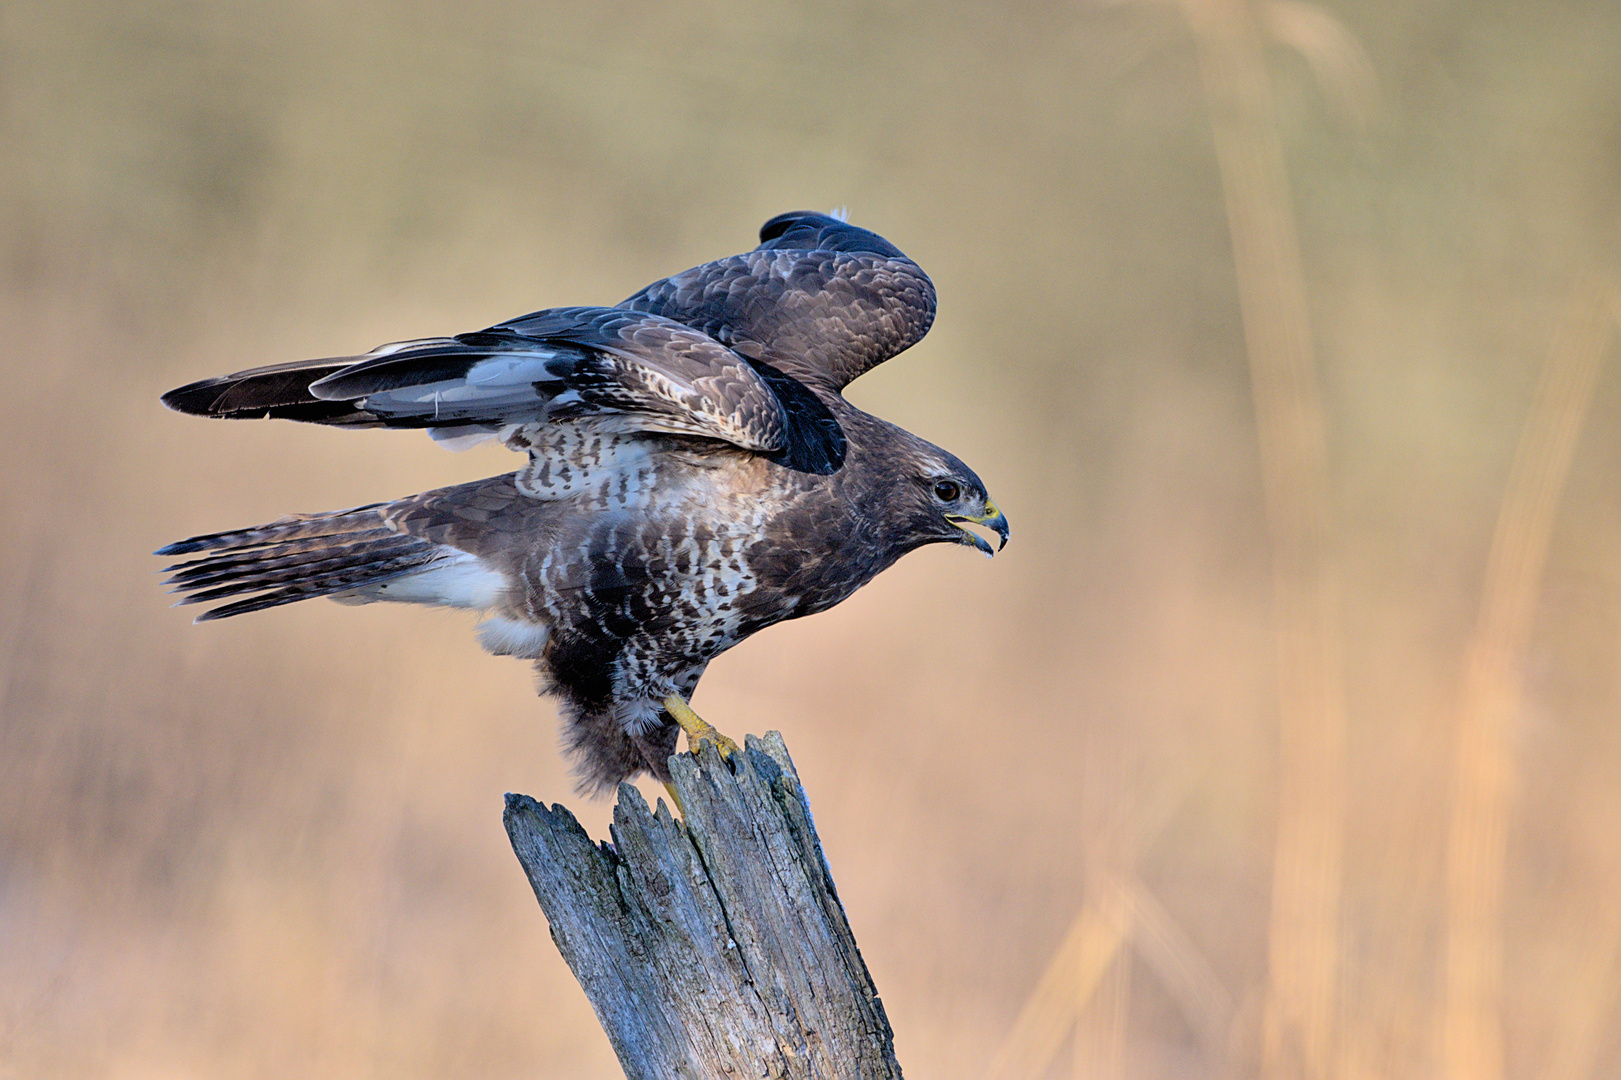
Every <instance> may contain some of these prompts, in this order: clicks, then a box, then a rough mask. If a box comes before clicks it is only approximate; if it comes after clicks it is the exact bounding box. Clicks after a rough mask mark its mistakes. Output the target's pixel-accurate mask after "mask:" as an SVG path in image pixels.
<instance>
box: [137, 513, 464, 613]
mask: <svg viewBox="0 0 1621 1080" xmlns="http://www.w3.org/2000/svg"><path fill="white" fill-rule="evenodd" d="M385 506H386V504H384V503H373V504H371V505H369V506H359V507H356V508H355V509H353V510H340V511H337V512H335V513H330V514H311V515H307V516H299V517H288V518H282V519H281V520H280V521H273V522H271V523H270V524H268V525H259V526H256V527H254V528H251V529H236V530H233V531H231V532H220V533H210V534H208V535H206V536H194V537H192V538H191V539H189V540H180V541H177V542H175V543H173V544H169V545H168V546H166V547H162V548H159V549H158V551H157V554H158V555H165V556H167V555H196V554H199V553H203V552H206V553H207V554H203V555H202V557H200V558H196V559H189V560H186V561H184V562H177V563H174V564H173V565H171V566H168V567H166V568H165V571H164V572H165V573H167V574H169V575H170V576H169V578H168V579H167V582H166V583H167V584H169V585H172V586H174V588H173V590H172V591H174V592H177V593H181V594H183V595H182V597H181V599H180V600H179V601H178V603H179V604H198V603H208V602H211V601H214V600H222V599H224V598H226V597H230V596H243V594H256V595H249V596H245V597H244V598H243V599H241V600H235V601H232V602H231V603H228V604H223V605H221V606H219V607H216V608H211V609H209V610H208V611H205V612H203V613H202V614H201V615H199V616H198V617H197V621H198V622H202V621H204V620H207V619H223V618H226V617H228V616H231V615H242V614H245V613H247V612H249V611H262V610H264V609H265V608H272V607H278V606H280V605H282V604H291V603H293V602H294V601H295V600H305V599H308V598H310V597H312V596H341V595H343V594H345V593H354V592H355V591H357V590H361V589H365V588H366V587H368V586H373V585H377V584H380V583H382V582H385V581H389V580H391V579H393V578H397V577H401V576H403V575H406V574H410V573H413V572H416V571H420V570H421V569H423V568H424V567H426V566H428V565H429V564H430V563H433V562H434V561H436V560H437V559H439V558H440V557H441V554H442V553H443V551H444V548H443V547H442V546H441V545H439V544H435V543H433V542H432V541H430V540H425V539H423V538H422V537H419V536H409V535H405V534H402V533H398V532H395V531H394V530H392V529H390V528H389V527H388V526H387V525H386V524H385V523H384V519H383V516H382V514H381V512H380V511H381V510H383V509H384V507H385Z"/></svg>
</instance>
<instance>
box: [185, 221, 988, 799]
mask: <svg viewBox="0 0 1621 1080" xmlns="http://www.w3.org/2000/svg"><path fill="white" fill-rule="evenodd" d="M760 235H761V244H760V246H759V247H758V248H756V249H755V250H754V251H751V252H748V253H745V254H742V255H736V256H732V257H730V258H726V259H721V260H719V261H717V262H712V263H707V264H705V265H703V266H699V267H695V268H694V269H692V270H688V271H686V272H684V273H681V274H677V275H675V276H674V277H670V278H667V279H665V280H663V281H659V282H656V283H654V284H653V285H650V286H648V287H647V288H646V289H643V290H642V291H641V292H639V293H637V294H636V295H634V296H632V297H630V298H629V299H628V300H626V301H624V302H623V303H622V304H620V305H618V306H617V307H613V308H588V307H587V308H580V307H576V308H553V309H549V310H545V311H539V312H535V313H534V314H532V315H526V316H524V317H523V318H520V319H514V320H512V321H510V322H506V323H501V324H499V325H497V326H493V327H490V328H489V329H488V330H483V331H479V332H477V333H473V334H462V335H458V336H456V337H452V338H430V339H425V340H420V341H410V342H401V343H398V344H394V345H386V346H383V347H382V348H380V349H377V350H374V351H373V352H371V353H368V354H366V355H364V356H353V357H337V358H333V359H326V360H314V361H308V362H306V363H302V364H284V365H278V366H275V367H270V368H256V369H253V370H251V371H245V372H241V373H238V374H235V375H228V376H225V377H223V378H218V379H209V380H205V381H203V382H199V383H193V384H191V385H189V386H185V387H181V388H180V389H178V390H174V391H171V392H170V393H169V394H167V395H165V396H164V399H163V400H164V401H165V403H167V404H168V405H170V406H171V407H173V408H175V409H178V410H180V411H182V412H190V413H197V414H201V415H206V416H219V417H237V418H247V417H264V416H272V417H283V418H288V419H294V420H304V421H309V422H314V423H324V424H339V425H347V426H370V427H377V426H383V427H419V428H427V429H429V431H430V433H431V434H433V435H434V437H435V438H438V439H441V440H447V441H449V442H451V443H452V444H453V445H454V444H458V443H462V442H466V441H471V440H477V439H482V438H497V439H499V440H501V441H502V442H503V443H505V444H506V445H507V446H509V447H511V448H512V449H514V450H519V451H522V452H524V453H526V454H527V455H528V463H527V464H526V465H525V466H524V467H523V468H522V469H520V470H518V471H517V472H515V473H511V474H509V475H506V476H498V477H492V478H490V479H488V480H479V481H475V482H474V483H470V484H462V485H459V486H456V487H452V488H446V489H443V490H440V491H431V492H427V493H425V494H422V495H415V496H411V497H409V498H405V499H400V500H397V501H395V502H391V503H379V504H373V505H370V506H364V507H358V508H356V509H354V510H347V511H341V512H338V513H332V514H320V515H313V516H307V517H298V518H285V519H282V520H281V521H278V522H274V523H272V524H270V525H265V526H260V527H258V528H254V529H244V530H240V531H236V532H228V533H216V534H213V535H209V536H201V537H196V538H193V539H191V540H184V541H180V542H179V543H175V544H171V545H169V546H168V547H166V548H164V549H162V551H160V552H159V554H162V555H187V556H196V557H195V558H190V559H187V560H186V561H182V562H179V563H177V564H175V565H174V566H172V567H170V570H171V572H172V575H173V576H172V577H171V579H170V580H171V582H172V583H173V584H174V585H175V586H176V588H177V590H178V591H180V592H183V593H185V594H186V596H185V598H184V600H182V601H181V602H182V603H193V602H199V601H214V600H225V601H227V602H226V603H224V604H223V605H221V606H219V607H216V608H214V609H213V610H211V611H209V612H206V613H205V614H204V615H203V616H201V618H204V619H207V618H219V617H223V616H228V615H236V614H240V613H243V612H246V611H255V610H259V609H262V608H267V607H274V606H277V605H280V604H285V603H290V602H292V601H294V600H301V599H305V598H306V597H311V596H331V597H333V598H335V599H339V600H345V601H350V602H369V601H374V600H394V601H400V602H410V603H430V604H439V605H445V606H452V607H466V608H472V609H476V610H479V611H482V612H483V613H484V615H485V617H484V620H483V621H482V622H481V623H480V624H479V636H480V639H481V640H482V642H483V644H484V646H485V648H487V649H489V650H490V651H491V652H494V653H499V654H506V655H515V656H522V657H527V658H530V659H533V660H534V661H535V663H536V666H537V667H538V668H539V670H540V672H541V674H542V676H543V678H544V684H545V686H546V687H547V689H548V690H549V691H551V692H553V693H555V694H556V695H557V696H558V697H559V698H560V699H561V701H562V704H563V711H564V715H565V722H566V729H565V742H566V744H567V746H568V747H569V749H570V750H571V751H573V753H574V754H575V755H576V758H577V762H578V768H579V772H580V776H581V781H582V784H584V785H586V786H588V787H602V786H606V785H611V784H614V783H616V782H618V781H619V780H622V779H624V778H626V777H629V776H632V775H635V774H637V773H639V772H643V771H646V772H651V773H653V774H654V775H655V776H658V777H660V778H664V777H667V775H668V770H667V766H666V764H665V762H666V759H667V758H668V756H669V755H670V753H672V752H673V750H674V747H675V741H676V737H677V733H678V728H677V727H676V724H675V722H674V720H673V719H672V717H671V715H670V712H669V710H668V709H667V708H666V707H665V704H664V703H665V702H666V700H667V699H669V698H670V697H671V696H672V695H674V696H679V697H681V698H683V699H685V698H687V697H690V696H691V694H692V691H693V688H694V687H695V686H696V685H697V683H698V679H699V677H700V676H701V675H702V674H703V671H704V667H705V665H706V664H708V662H709V661H710V660H711V659H713V658H714V657H715V656H717V655H719V654H720V653H721V652H723V651H724V650H726V649H728V648H730V647H731V646H732V645H735V644H737V643H738V642H739V641H742V640H743V639H744V638H746V637H748V636H749V635H750V634H752V633H754V632H755V631H757V630H759V629H761V628H763V627H766V626H769V625H771V624H772V623H775V622H780V621H782V620H783V619H790V618H796V617H798V616H801V615H808V614H812V613H814V612H817V611H823V610H826V609H827V608H829V607H832V606H833V605H834V604H837V603H838V602H839V601H841V600H843V599H845V598H846V597H848V596H849V595H850V594H851V593H853V592H854V591H855V590H856V589H858V588H860V587H861V586H862V585H864V584H866V583H867V582H868V581H870V580H871V579H872V578H873V576H874V575H876V574H877V573H879V572H880V571H882V570H883V569H885V568H886V567H888V566H890V565H891V564H892V563H894V561H895V560H896V559H898V558H900V556H902V555H904V554H905V553H906V552H908V551H911V550H913V549H915V548H917V547H920V546H922V545H924V544H931V543H963V544H971V545H973V546H976V547H978V548H980V549H981V550H983V551H985V552H986V553H987V554H989V553H990V552H991V550H992V549H991V546H990V544H989V543H988V542H987V541H986V540H985V539H984V538H982V537H981V536H979V535H978V534H976V533H974V532H973V531H971V530H970V529H968V528H966V527H965V524H964V523H967V522H974V523H979V524H983V525H985V526H987V527H989V528H991V529H993V530H994V531H996V532H997V533H998V534H1000V536H1001V539H1002V542H1004V543H1005V542H1006V540H1007V519H1006V518H1004V517H1003V516H1002V514H1001V513H1000V511H998V510H997V508H996V506H995V505H994V504H993V503H992V502H991V501H990V498H989V496H988V495H987V494H986V491H985V487H984V485H983V484H982V483H981V482H980V480H979V478H978V477H977V476H975V475H974V473H973V471H972V470H970V469H969V468H968V467H967V466H966V465H964V464H963V463H962V462H961V461H959V460H958V459H957V458H955V457H953V456H952V455H950V454H948V453H946V452H945V451H944V450H941V449H940V448H938V447H936V446H933V445H931V444H929V443H927V442H925V441H923V440H922V439H919V438H917V437H916V436H914V435H911V434H909V433H908V432H905V431H903V430H901V429H900V428H898V427H895V426H894V425H893V424H889V423H886V422H885V421H883V420H880V419H878V418H876V417H873V416H870V415H868V414H866V413H864V412H862V411H861V410H859V409H857V408H855V407H854V406H852V405H851V404H849V403H848V402H847V401H845V400H844V398H843V397H842V396H841V394H840V390H841V389H842V388H843V387H844V386H845V384H846V383H848V382H849V381H850V380H851V379H853V378H855V377H856V376H858V375H860V374H861V373H862V372H863V371H866V370H868V369H870V368H871V367H873V366H874V365H876V364H878V363H881V362H882V361H884V360H886V359H888V358H889V357H892V356H894V355H895V354H896V353H898V352H900V351H901V350H903V349H905V348H907V347H908V346H910V345H912V344H914V343H915V342H916V341H918V340H919V339H920V338H922V336H923V335H924V334H925V333H926V332H927V331H928V328H929V325H930V323H931V322H932V321H933V318H934V303H935V297H934V288H933V285H932V284H931V283H930V281H929V279H928V277H927V276H926V275H925V274H924V273H923V271H922V270H920V269H919V268H918V267H917V265H916V264H914V263H913V262H912V261H911V260H910V259H908V258H906V256H904V255H902V254H901V253H900V251H899V250H897V249H896V248H895V247H894V246H893V245H891V244H889V243H888V242H887V241H886V240H884V239H883V238H882V237H879V236H877V235H875V234H873V233H871V232H868V231H866V230H864V229H859V228H856V227H854V226H851V225H848V224H846V223H844V222H842V221H839V220H837V219H834V218H830V217H826V216H824V215H819V214H803V213H801V214H784V215H781V216H779V217H776V218H773V219H772V220H771V221H768V222H767V223H766V224H765V226H764V227H763V228H762V229H761V234H760ZM677 704H679V703H677Z"/></svg>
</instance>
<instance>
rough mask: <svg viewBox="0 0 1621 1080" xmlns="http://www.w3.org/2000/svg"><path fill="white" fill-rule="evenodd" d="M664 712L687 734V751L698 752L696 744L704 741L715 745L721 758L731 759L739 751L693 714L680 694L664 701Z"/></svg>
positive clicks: (707, 723)
mask: <svg viewBox="0 0 1621 1080" xmlns="http://www.w3.org/2000/svg"><path fill="white" fill-rule="evenodd" d="M664 711H665V712H667V713H669V714H670V716H671V717H673V718H674V719H675V722H676V723H678V724H680V725H681V730H682V731H685V732H686V733H687V749H689V750H691V751H692V752H693V753H697V752H698V744H699V743H701V742H703V741H704V740H705V739H708V740H709V741H710V742H712V743H714V744H715V749H716V750H719V751H720V756H721V757H731V756H732V755H733V754H735V753H737V752H738V750H739V749H740V748H739V747H738V745H737V744H736V743H735V742H733V741H732V740H730V739H728V738H727V737H726V736H724V735H722V734H721V733H720V732H718V731H716V730H715V728H714V727H713V725H711V724H710V723H709V721H707V720H705V719H704V718H703V717H701V716H699V715H698V714H697V713H695V712H693V711H692V706H691V705H688V704H687V701H686V699H685V698H683V697H682V696H681V695H680V694H671V695H670V696H669V697H667V698H665V699H664Z"/></svg>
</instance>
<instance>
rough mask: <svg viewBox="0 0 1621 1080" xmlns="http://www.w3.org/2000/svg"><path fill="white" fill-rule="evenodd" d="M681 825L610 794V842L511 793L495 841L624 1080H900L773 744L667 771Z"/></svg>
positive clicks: (885, 1025) (779, 746)
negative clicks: (504, 838)
mask: <svg viewBox="0 0 1621 1080" xmlns="http://www.w3.org/2000/svg"><path fill="white" fill-rule="evenodd" d="M671 770H672V774H673V777H674V786H675V789H676V791H677V793H678V794H679V796H680V799H681V805H682V808H683V810H684V814H685V818H686V821H685V823H684V824H683V822H682V821H680V820H678V819H676V818H674V817H673V816H672V815H671V813H670V811H669V809H668V808H666V807H665V805H664V803H663V801H662V800H660V802H659V809H658V812H657V813H653V812H651V811H649V810H648V806H647V802H646V800H644V799H643V798H642V796H641V793H640V792H639V791H637V790H636V789H635V788H633V787H631V786H630V785H628V784H624V785H621V786H620V788H619V801H618V803H617V804H616V805H615V807H614V820H613V826H612V835H613V842H612V844H611V845H610V844H602V845H597V844H594V843H592V841H591V839H590V838H589V837H588V836H586V834H585V830H583V829H582V828H580V825H579V823H578V822H576V821H575V820H574V816H573V815H572V814H570V813H569V812H568V811H567V810H566V809H564V808H563V807H562V806H560V805H558V806H553V807H552V808H551V809H549V810H548V809H547V808H546V807H545V806H543V805H541V804H540V803H537V802H535V801H534V800H533V799H531V798H529V797H528V796H525V795H508V796H507V809H506V826H507V834H508V835H509V836H510V837H511V839H512V849H513V851H514V852H515V853H516V854H517V856H518V861H519V862H520V863H522V864H523V868H524V872H525V873H526V874H528V875H529V883H530V884H531V885H532V886H533V887H534V890H535V898H536V899H537V900H539V901H540V906H541V908H542V909H543V910H544V911H545V913H546V918H547V920H548V921H549V922H550V923H551V930H552V940H553V941H555V942H556V943H557V947H558V949H559V950H560V951H561V952H562V954H563V959H564V960H566V961H567V962H568V965H569V967H570V968H571V969H572V970H573V971H574V976H575V978H577V979H578V980H579V982H580V986H581V987H582V988H583V989H584V990H585V993H586V996H587V997H588V998H589V999H590V1000H591V1004H592V1006H593V1007H594V1008H595V1009H596V1013H597V1019H598V1020H599V1021H601V1023H602V1026H603V1029H604V1030H606V1031H607V1033H608V1040H609V1042H611V1043H612V1044H613V1048H614V1052H615V1053H617V1054H618V1055H619V1063H620V1065H621V1067H623V1068H624V1070H625V1075H626V1076H627V1077H629V1078H631V1080H643V1078H646V1080H670V1078H676V1077H680V1078H687V1077H691V1078H695V1080H696V1078H710V1077H772V1078H777V1077H784V1078H788V1077H792V1078H801V1077H804V1078H811V1077H818V1078H827V1080H834V1078H838V1080H846V1078H861V1080H866V1078H876V1077H899V1076H900V1074H901V1071H900V1066H899V1065H898V1064H897V1063H896V1061H895V1051H894V1041H893V1036H892V1035H891V1033H890V1029H889V1021H888V1020H887V1019H885V1017H884V1007H883V1004H882V1002H880V1001H879V999H878V991H877V989H876V988H874V986H873V984H872V978H871V976H869V975H868V973H867V966H866V964H864V963H863V962H862V960H861V953H860V952H859V951H858V950H857V948H856V942H855V938H854V936H853V935H852V934H851V933H850V925H849V923H848V922H846V921H845V918H844V909H843V907H842V906H841V905H840V904H839V899H838V895H837V893H836V892H835V891H834V888H833V878H832V875H831V874H830V873H829V872H828V868H827V861H826V860H825V859H824V858H823V856H822V847H821V843H820V841H819V840H818V839H817V837H816V830H815V827H814V826H813V824H812V822H811V816H810V807H809V804H808V803H807V802H806V801H805V795H804V791H803V790H802V789H801V788H800V785H799V777H798V776H797V774H796V773H795V772H794V768H793V763H792V762H791V761H790V760H789V757H788V751H787V748H786V747H785V746H784V745H783V743H782V737H781V736H780V735H778V734H776V733H775V732H771V733H768V734H767V735H766V737H765V738H764V739H756V738H754V737H753V736H750V737H749V739H748V745H747V747H746V749H745V750H743V751H742V752H741V753H739V754H736V755H734V756H733V758H732V760H731V761H730V762H727V761H724V760H722V758H721V757H720V754H719V753H718V752H717V751H716V750H715V748H714V747H713V746H712V745H710V744H708V743H705V744H704V745H703V747H702V749H701V752H700V754H699V755H698V756H696V757H694V756H693V755H691V754H679V755H677V756H676V757H675V758H673V759H672V760H671Z"/></svg>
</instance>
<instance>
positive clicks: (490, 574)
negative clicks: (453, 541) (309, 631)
mask: <svg viewBox="0 0 1621 1080" xmlns="http://www.w3.org/2000/svg"><path fill="white" fill-rule="evenodd" d="M440 550H441V551H443V552H445V555H444V556H443V557H441V558H438V559H435V560H434V561H433V562H431V563H428V564H427V565H426V566H424V567H422V569H420V570H416V571H413V572H411V573H409V574H404V575H402V576H400V577H396V578H389V579H388V580H387V581H381V582H378V583H377V584H375V585H367V586H365V587H364V588H360V589H356V590H355V591H354V592H349V593H343V594H341V595H338V596H335V597H333V599H334V600H337V601H338V602H339V603H343V604H370V603H372V602H373V601H376V600H391V601H393V602H394V603H397V604H436V605H438V606H440V607H454V608H471V609H472V610H474V611H487V610H489V609H490V608H492V607H495V606H496V604H497V603H498V602H499V601H500V600H501V597H502V595H503V594H504V593H506V591H507V590H508V588H509V587H510V582H508V580H507V576H506V575H505V574H503V573H501V572H500V571H498V570H495V569H492V568H491V567H490V566H489V565H488V564H486V563H485V562H484V560H483V559H481V558H479V557H478V556H477V555H470V554H468V553H467V552H465V551H457V550H456V549H455V548H441V549H440Z"/></svg>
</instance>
